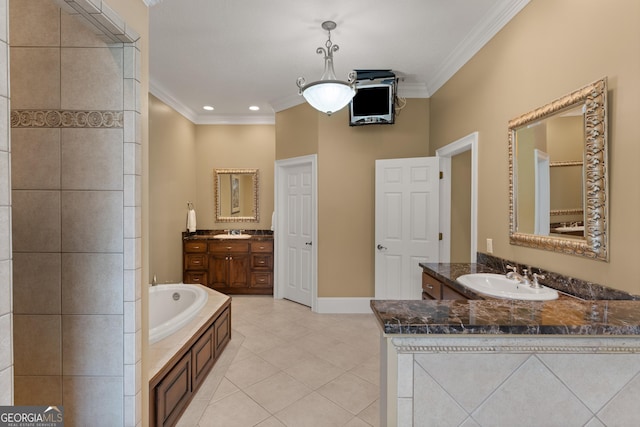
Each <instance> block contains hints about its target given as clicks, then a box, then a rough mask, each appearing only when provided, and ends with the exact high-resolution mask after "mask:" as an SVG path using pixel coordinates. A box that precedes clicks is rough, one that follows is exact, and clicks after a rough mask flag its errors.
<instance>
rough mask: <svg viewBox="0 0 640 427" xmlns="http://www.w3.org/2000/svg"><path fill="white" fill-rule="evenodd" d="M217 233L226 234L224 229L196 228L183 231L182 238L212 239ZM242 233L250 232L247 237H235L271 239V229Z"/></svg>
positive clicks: (246, 232)
mask: <svg viewBox="0 0 640 427" xmlns="http://www.w3.org/2000/svg"><path fill="white" fill-rule="evenodd" d="M218 234H227V232H226V231H225V230H198V231H196V232H195V233H188V232H183V233H182V238H183V239H184V240H199V239H204V240H208V239H214V238H215V237H214V236H216V235H218ZM242 234H250V235H251V237H250V238H248V239H237V240H238V241H240V242H241V241H242V240H254V241H255V240H273V231H271V230H242Z"/></svg>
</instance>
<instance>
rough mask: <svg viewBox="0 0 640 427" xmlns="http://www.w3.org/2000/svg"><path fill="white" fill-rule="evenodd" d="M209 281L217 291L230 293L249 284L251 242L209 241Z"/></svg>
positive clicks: (210, 285)
mask: <svg viewBox="0 0 640 427" xmlns="http://www.w3.org/2000/svg"><path fill="white" fill-rule="evenodd" d="M209 267H210V268H209V283H208V286H209V287H210V288H213V289H215V290H217V291H220V292H223V293H226V294H229V293H235V292H234V289H246V288H247V287H248V286H249V242H226V241H218V242H211V243H209Z"/></svg>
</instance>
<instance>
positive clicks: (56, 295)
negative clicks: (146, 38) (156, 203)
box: [0, 0, 142, 426]
mask: <svg viewBox="0 0 640 427" xmlns="http://www.w3.org/2000/svg"><path fill="white" fill-rule="evenodd" d="M9 21H10V28H11V31H10V40H11V44H10V48H9V54H10V61H9V62H5V68H6V65H7V64H10V72H9V76H10V86H11V94H12V98H11V117H10V124H11V131H10V132H11V150H10V157H9V156H8V155H7V156H6V157H7V160H9V159H10V164H11V179H10V181H11V184H10V186H11V189H12V192H11V211H12V224H11V234H10V236H9V240H10V241H12V244H13V248H12V256H13V290H12V292H13V311H14V324H13V326H12V330H13V346H14V362H13V363H14V365H13V370H14V372H13V374H14V375H13V381H14V383H13V390H14V392H13V399H14V404H16V405H63V406H64V410H65V422H66V423H68V424H69V425H109V426H116V425H124V426H136V425H140V424H141V419H142V417H141V400H142V399H141V390H142V387H141V337H142V334H141V319H140V312H141V260H140V258H141V249H140V248H141V234H140V229H141V152H142V150H141V131H140V95H141V94H140V52H139V49H138V46H137V40H138V38H139V37H138V35H137V34H136V33H135V31H133V30H132V29H131V28H128V27H127V26H126V23H124V21H122V20H121V19H120V18H119V17H118V16H117V15H116V14H115V13H114V12H113V11H112V10H111V9H110V8H109V7H108V5H107V4H106V3H105V2H103V1H102V0H75V1H73V2H72V1H66V0H56V1H54V0H11V1H10V2H9ZM2 59H4V60H6V59H7V58H6V55H5V57H4V58H2ZM1 107H2V103H0V108H1ZM5 122H8V120H7V121H5ZM0 149H1V147H0ZM7 151H9V150H7ZM0 159H2V157H0ZM0 161H1V160H0ZM2 170H4V169H2ZM2 195H3V193H2V191H0V204H3V203H4V199H2ZM0 209H4V206H0ZM0 215H1V214H0ZM1 218H2V217H1V216H0V225H1V224H3V221H2V219H1ZM2 236H3V238H4V232H3V234H2ZM1 247H2V245H0V248H1ZM0 255H4V254H0ZM9 256H11V255H9ZM2 259H4V258H2ZM2 259H0V274H2V273H3V269H2V267H1V266H2V265H3V264H2V263H3V261H2ZM2 282H3V283H4V280H2ZM2 294H3V295H11V290H4V289H2ZM2 309H3V307H2V306H0V310H2ZM1 314H2V313H1V312H0V327H2V324H1V322H2V317H1ZM3 336H4V335H3ZM1 356H2V355H1V354H0V363H3V359H2V357H1ZM2 369H3V366H2V365H0V381H4V379H3V377H2V372H3V371H2ZM2 384H3V385H4V382H3V383H2ZM2 389H3V390H4V389H6V388H5V387H2Z"/></svg>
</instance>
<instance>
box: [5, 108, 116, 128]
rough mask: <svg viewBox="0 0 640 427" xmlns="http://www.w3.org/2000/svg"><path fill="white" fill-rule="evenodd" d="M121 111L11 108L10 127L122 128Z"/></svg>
mask: <svg viewBox="0 0 640 427" xmlns="http://www.w3.org/2000/svg"><path fill="white" fill-rule="evenodd" d="M123 126H124V113H123V112H122V111H97V110H92V111H86V110H12V111H11V127H12V128H122V127H123Z"/></svg>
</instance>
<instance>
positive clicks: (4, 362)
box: [0, 0, 13, 406]
mask: <svg viewBox="0 0 640 427" xmlns="http://www.w3.org/2000/svg"><path fill="white" fill-rule="evenodd" d="M7 20H8V13H7V0H0V406H8V405H12V404H13V393H12V392H13V357H12V354H13V348H12V342H11V341H12V340H11V337H12V333H11V331H12V329H13V325H12V322H11V318H12V314H11V312H12V304H11V300H12V297H11V256H12V255H11V197H10V194H11V176H10V168H9V165H10V160H9V159H10V153H11V147H10V144H9V126H8V124H9V79H8V77H9V75H8V69H7V68H8V61H7V56H8V47H7V41H8V37H7Z"/></svg>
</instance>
